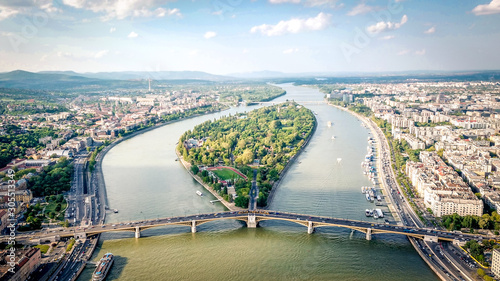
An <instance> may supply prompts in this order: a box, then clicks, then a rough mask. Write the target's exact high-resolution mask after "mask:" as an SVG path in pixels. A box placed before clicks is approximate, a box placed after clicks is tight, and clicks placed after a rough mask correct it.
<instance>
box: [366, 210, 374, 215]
mask: <svg viewBox="0 0 500 281" xmlns="http://www.w3.org/2000/svg"><path fill="white" fill-rule="evenodd" d="M365 216H367V217H371V216H373V210H370V209H366V210H365Z"/></svg>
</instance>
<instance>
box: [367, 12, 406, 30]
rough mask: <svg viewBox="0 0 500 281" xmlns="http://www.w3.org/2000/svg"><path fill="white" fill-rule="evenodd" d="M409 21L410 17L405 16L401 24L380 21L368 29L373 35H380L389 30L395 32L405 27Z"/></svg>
mask: <svg viewBox="0 0 500 281" xmlns="http://www.w3.org/2000/svg"><path fill="white" fill-rule="evenodd" d="M407 21H408V16H406V15H403V17H402V18H401V21H400V22H390V21H379V22H377V23H376V24H374V25H370V26H369V27H367V28H366V30H368V31H369V32H371V33H380V32H384V31H388V30H395V29H398V28H400V27H401V26H403V24H405V23H406V22H407Z"/></svg>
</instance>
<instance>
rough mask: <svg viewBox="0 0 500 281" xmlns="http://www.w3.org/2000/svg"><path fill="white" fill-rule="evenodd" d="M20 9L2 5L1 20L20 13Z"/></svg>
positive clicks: (0, 8)
mask: <svg viewBox="0 0 500 281" xmlns="http://www.w3.org/2000/svg"><path fill="white" fill-rule="evenodd" d="M18 13H19V11H18V10H15V9H10V8H9V7H5V6H0V20H4V19H6V18H9V17H11V16H14V15H16V14H18Z"/></svg>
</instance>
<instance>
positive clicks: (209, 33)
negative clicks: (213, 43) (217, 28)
mask: <svg viewBox="0 0 500 281" xmlns="http://www.w3.org/2000/svg"><path fill="white" fill-rule="evenodd" d="M215 36H217V33H215V32H213V31H207V32H205V35H203V37H205V39H210V38H214V37H215Z"/></svg>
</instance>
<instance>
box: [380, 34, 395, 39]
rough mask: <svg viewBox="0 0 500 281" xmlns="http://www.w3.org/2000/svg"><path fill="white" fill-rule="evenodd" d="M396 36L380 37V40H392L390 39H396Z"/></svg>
mask: <svg viewBox="0 0 500 281" xmlns="http://www.w3.org/2000/svg"><path fill="white" fill-rule="evenodd" d="M394 37H395V36H394V35H386V36H384V37H380V38H379V39H380V40H390V39H394Z"/></svg>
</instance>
